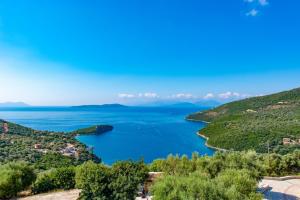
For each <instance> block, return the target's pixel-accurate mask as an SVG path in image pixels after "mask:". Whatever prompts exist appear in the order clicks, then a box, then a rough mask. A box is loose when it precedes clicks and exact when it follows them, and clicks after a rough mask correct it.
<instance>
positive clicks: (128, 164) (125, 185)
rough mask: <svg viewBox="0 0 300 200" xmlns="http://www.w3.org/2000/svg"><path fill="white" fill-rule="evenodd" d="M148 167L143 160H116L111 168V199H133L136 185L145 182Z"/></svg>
mask: <svg viewBox="0 0 300 200" xmlns="http://www.w3.org/2000/svg"><path fill="white" fill-rule="evenodd" d="M147 176H148V168H147V166H146V165H145V164H144V162H142V161H141V162H132V161H124V162H117V163H115V164H114V165H113V166H112V168H111V183H110V185H109V187H110V190H111V192H112V196H111V199H114V200H124V199H128V200H130V199H133V200H134V199H135V197H136V194H137V190H138V186H139V185H140V184H142V183H144V182H145V180H146V178H147Z"/></svg>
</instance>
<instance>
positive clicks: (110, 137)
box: [0, 107, 214, 164]
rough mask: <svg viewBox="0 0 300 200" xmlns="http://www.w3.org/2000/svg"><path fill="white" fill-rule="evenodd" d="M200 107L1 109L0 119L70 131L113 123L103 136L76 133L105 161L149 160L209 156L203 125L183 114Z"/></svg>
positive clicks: (210, 151) (52, 129) (53, 129)
mask: <svg viewBox="0 0 300 200" xmlns="http://www.w3.org/2000/svg"><path fill="white" fill-rule="evenodd" d="M198 110H199V108H192V109H191V108H118V109H110V108H106V109H98V110H83V109H71V108H63V107H57V108H53V107H52V108H26V109H2V110H0V118H1V119H5V120H8V121H12V122H15V123H19V124H22V125H24V126H28V127H31V128H34V129H39V130H51V131H72V130H75V129H78V128H82V127H87V126H91V125H96V124H110V125H113V126H114V130H113V131H112V132H108V133H105V134H102V135H89V136H79V137H78V138H77V139H78V140H79V141H81V142H83V143H85V144H86V145H88V146H93V147H94V152H95V153H96V155H98V156H99V157H100V158H102V160H103V161H104V162H105V163H106V164H111V163H113V162H115V161H117V160H126V159H134V160H137V159H140V158H143V159H144V160H145V162H151V161H152V160H154V159H157V158H164V157H166V156H167V155H168V154H180V155H182V154H187V155H189V156H190V155H191V154H192V152H195V151H197V152H199V153H200V154H202V155H204V154H207V155H212V154H213V153H214V151H213V150H212V149H209V148H207V147H206V146H205V145H204V143H205V140H204V139H202V138H200V137H198V136H197V135H196V132H197V130H199V129H201V128H203V127H204V126H205V124H203V123H196V122H188V121H186V120H184V117H185V116H186V115H187V114H189V113H191V112H195V111H198Z"/></svg>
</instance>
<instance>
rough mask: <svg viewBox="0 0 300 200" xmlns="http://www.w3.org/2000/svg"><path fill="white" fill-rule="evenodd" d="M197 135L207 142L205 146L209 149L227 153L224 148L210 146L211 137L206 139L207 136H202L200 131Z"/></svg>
mask: <svg viewBox="0 0 300 200" xmlns="http://www.w3.org/2000/svg"><path fill="white" fill-rule="evenodd" d="M197 135H198V136H200V137H202V138H203V139H205V140H206V141H205V146H207V147H208V148H210V149H213V150H216V151H227V150H226V149H222V148H219V147H214V146H211V145H209V144H208V140H209V137H206V136H205V135H203V134H201V133H200V131H198V132H197Z"/></svg>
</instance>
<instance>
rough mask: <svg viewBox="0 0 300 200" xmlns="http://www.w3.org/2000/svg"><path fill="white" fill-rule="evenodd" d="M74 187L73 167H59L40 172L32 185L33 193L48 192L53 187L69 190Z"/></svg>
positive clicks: (53, 188)
mask: <svg viewBox="0 0 300 200" xmlns="http://www.w3.org/2000/svg"><path fill="white" fill-rule="evenodd" d="M74 187H75V168H74V167H61V168H58V169H53V170H50V171H47V172H43V173H40V174H39V176H38V178H37V180H36V182H35V183H34V185H33V188H32V191H33V193H35V194H37V193H42V192H48V191H51V190H55V189H64V190H69V189H72V188H74Z"/></svg>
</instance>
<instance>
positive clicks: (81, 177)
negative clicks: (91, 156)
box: [75, 161, 148, 200]
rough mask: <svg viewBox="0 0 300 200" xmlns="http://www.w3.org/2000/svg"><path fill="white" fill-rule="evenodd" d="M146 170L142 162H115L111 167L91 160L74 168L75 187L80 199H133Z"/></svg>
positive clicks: (143, 179)
mask: <svg viewBox="0 0 300 200" xmlns="http://www.w3.org/2000/svg"><path fill="white" fill-rule="evenodd" d="M147 175H148V170H147V167H146V165H145V164H144V163H143V162H137V163H135V162H131V161H125V162H117V163H115V164H114V165H113V166H112V167H111V168H109V167H107V166H105V165H103V164H95V163H93V162H91V161H88V162H86V163H84V164H83V165H81V166H79V167H78V168H77V170H76V178H75V180H76V187H77V188H79V189H82V192H81V193H80V199H86V200H89V199H101V200H106V199H107V200H110V199H114V200H124V199H128V200H130V199H135V197H136V194H137V190H138V186H139V184H141V183H144V181H145V179H146V178H147Z"/></svg>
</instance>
